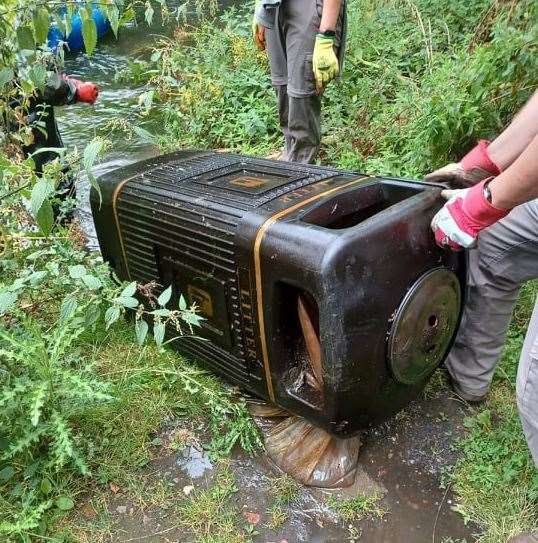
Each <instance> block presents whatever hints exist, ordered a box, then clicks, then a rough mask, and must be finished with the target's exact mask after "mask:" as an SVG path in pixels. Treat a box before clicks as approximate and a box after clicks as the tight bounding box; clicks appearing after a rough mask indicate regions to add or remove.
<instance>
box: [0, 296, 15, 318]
mask: <svg viewBox="0 0 538 543" xmlns="http://www.w3.org/2000/svg"><path fill="white" fill-rule="evenodd" d="M16 301H17V294H16V293H15V292H9V291H4V292H0V315H3V314H4V313H5V312H6V311H8V310H9V309H11V308H12V307H13V305H14V304H15V302H16Z"/></svg>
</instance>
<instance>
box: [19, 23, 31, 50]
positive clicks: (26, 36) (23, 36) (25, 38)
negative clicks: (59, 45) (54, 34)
mask: <svg viewBox="0 0 538 543" xmlns="http://www.w3.org/2000/svg"><path fill="white" fill-rule="evenodd" d="M17 41H18V43H19V49H31V50H33V49H35V41H34V33H33V32H32V29H31V28H30V27H29V26H21V27H19V28H17Z"/></svg>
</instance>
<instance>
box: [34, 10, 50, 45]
mask: <svg viewBox="0 0 538 543" xmlns="http://www.w3.org/2000/svg"><path fill="white" fill-rule="evenodd" d="M33 23H34V34H35V39H36V42H37V43H39V44H41V43H44V42H45V41H46V40H47V34H48V33H49V10H48V9H47V8H46V7H45V6H41V7H39V8H37V9H36V10H35V11H34V16H33Z"/></svg>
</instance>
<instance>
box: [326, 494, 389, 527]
mask: <svg viewBox="0 0 538 543" xmlns="http://www.w3.org/2000/svg"><path fill="white" fill-rule="evenodd" d="M382 497H383V496H382V494H370V495H366V494H358V495H357V496H355V497H353V498H348V499H340V498H335V497H333V498H330V499H329V506H330V507H331V508H332V509H334V510H335V511H336V512H337V513H338V515H339V516H340V518H342V520H344V521H346V522H349V521H352V520H354V521H356V520H360V519H362V518H364V517H375V518H383V517H384V516H385V515H386V514H387V511H386V510H385V509H383V507H382V506H381V505H380V503H379V502H380V501H381V498H382Z"/></svg>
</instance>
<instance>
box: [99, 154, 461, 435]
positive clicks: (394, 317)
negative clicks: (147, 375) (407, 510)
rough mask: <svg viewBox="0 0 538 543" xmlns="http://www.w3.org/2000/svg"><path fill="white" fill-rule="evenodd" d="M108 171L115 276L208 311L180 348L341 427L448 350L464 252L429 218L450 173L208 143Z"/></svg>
mask: <svg viewBox="0 0 538 543" xmlns="http://www.w3.org/2000/svg"><path fill="white" fill-rule="evenodd" d="M99 185H100V187H101V192H102V199H103V200H102V204H101V205H100V204H99V200H100V198H99V196H98V194H97V193H96V191H93V192H92V210H93V216H94V220H95V225H96V229H97V234H98V238H99V243H100V246H101V250H102V253H103V256H104V258H105V260H107V261H108V262H110V263H111V265H112V267H113V268H114V269H115V271H116V273H117V275H118V276H119V277H120V278H122V279H125V280H136V281H139V282H142V283H145V282H149V281H152V280H156V281H158V282H159V283H160V284H161V285H163V286H167V285H169V284H172V285H173V288H174V297H173V302H174V303H175V302H176V301H177V299H178V297H179V294H180V293H182V294H183V295H184V296H185V297H186V298H187V301H188V302H190V303H192V302H196V303H197V305H198V307H199V308H200V311H201V313H202V315H203V316H204V317H205V320H204V323H203V325H202V327H201V328H200V329H199V331H198V334H199V336H200V338H203V339H200V338H185V339H182V340H181V341H176V342H175V343H174V346H175V348H177V349H178V350H179V351H180V352H182V353H183V354H185V355H187V356H189V357H191V358H192V359H194V360H196V361H198V362H199V363H200V364H202V365H203V366H205V367H207V368H209V369H211V370H213V371H214V372H216V373H218V374H220V375H221V376H223V377H224V378H226V379H227V380H229V381H231V382H233V383H236V384H237V385H239V386H241V387H243V388H245V389H247V390H249V391H250V392H252V393H254V394H256V395H258V396H261V397H263V398H266V399H268V400H270V401H272V402H274V403H276V404H278V405H280V406H282V407H283V408H285V409H288V410H289V411H291V412H293V413H296V414H298V415H301V416H304V417H305V418H307V419H308V420H310V421H312V422H313V423H314V424H317V425H319V426H322V427H324V428H325V429H327V430H328V431H329V432H331V433H332V434H334V435H337V436H340V437H345V436H349V435H353V434H354V433H356V432H357V431H358V430H360V429H362V428H365V427H367V426H369V425H372V424H375V423H378V422H381V421H383V420H385V419H387V418H388V417H390V416H391V415H392V414H394V413H395V412H397V411H398V410H399V409H401V408H402V407H404V406H405V405H406V404H407V403H408V402H409V401H411V400H412V399H413V398H414V397H416V395H417V394H418V392H419V391H420V390H421V388H422V387H423V386H424V384H425V383H426V381H427V379H428V377H429V376H430V375H431V373H432V372H433V371H434V369H435V368H436V367H437V366H438V365H439V364H440V363H441V362H442V361H443V359H444V357H445V355H446V352H447V350H448V348H449V346H450V344H451V341H452V339H453V336H454V334H455V331H456V329H457V326H458V324H459V319H460V313H461V307H462V298H463V290H464V282H465V267H466V266H465V257H464V256H463V255H462V254H461V253H460V254H457V253H453V252H450V251H443V250H440V249H439V248H437V247H436V245H435V243H434V239H433V235H432V233H431V231H430V228H429V224H430V221H431V218H432V216H433V214H434V213H435V212H436V211H437V210H438V209H439V207H440V206H441V203H442V199H441V197H440V190H441V187H440V186H438V185H432V184H426V183H420V182H412V181H406V180H401V179H393V178H380V177H373V176H367V175H362V174H357V173H351V172H343V171H338V170H335V169H332V168H325V167H319V166H307V165H301V164H291V163H287V162H278V161H271V160H264V159H257V158H249V157H242V156H236V155H229V154H219V153H213V152H205V151H204V152H201V151H185V152H177V153H173V154H169V155H165V156H161V157H158V158H155V159H150V160H146V161H143V162H139V163H137V164H133V165H131V166H128V167H125V168H121V169H119V170H116V171H114V172H112V173H108V174H106V175H104V176H103V177H101V178H100V179H99ZM305 316H306V317H308V319H307V320H306V323H307V324H306V328H305V320H304V319H305ZM305 334H306V335H308V334H311V335H312V337H314V338H317V339H318V341H319V350H320V351H319V352H320V356H319V360H314V358H316V357H315V356H312V352H311V351H310V350H309V349H308V348H307V344H306V343H305Z"/></svg>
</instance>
